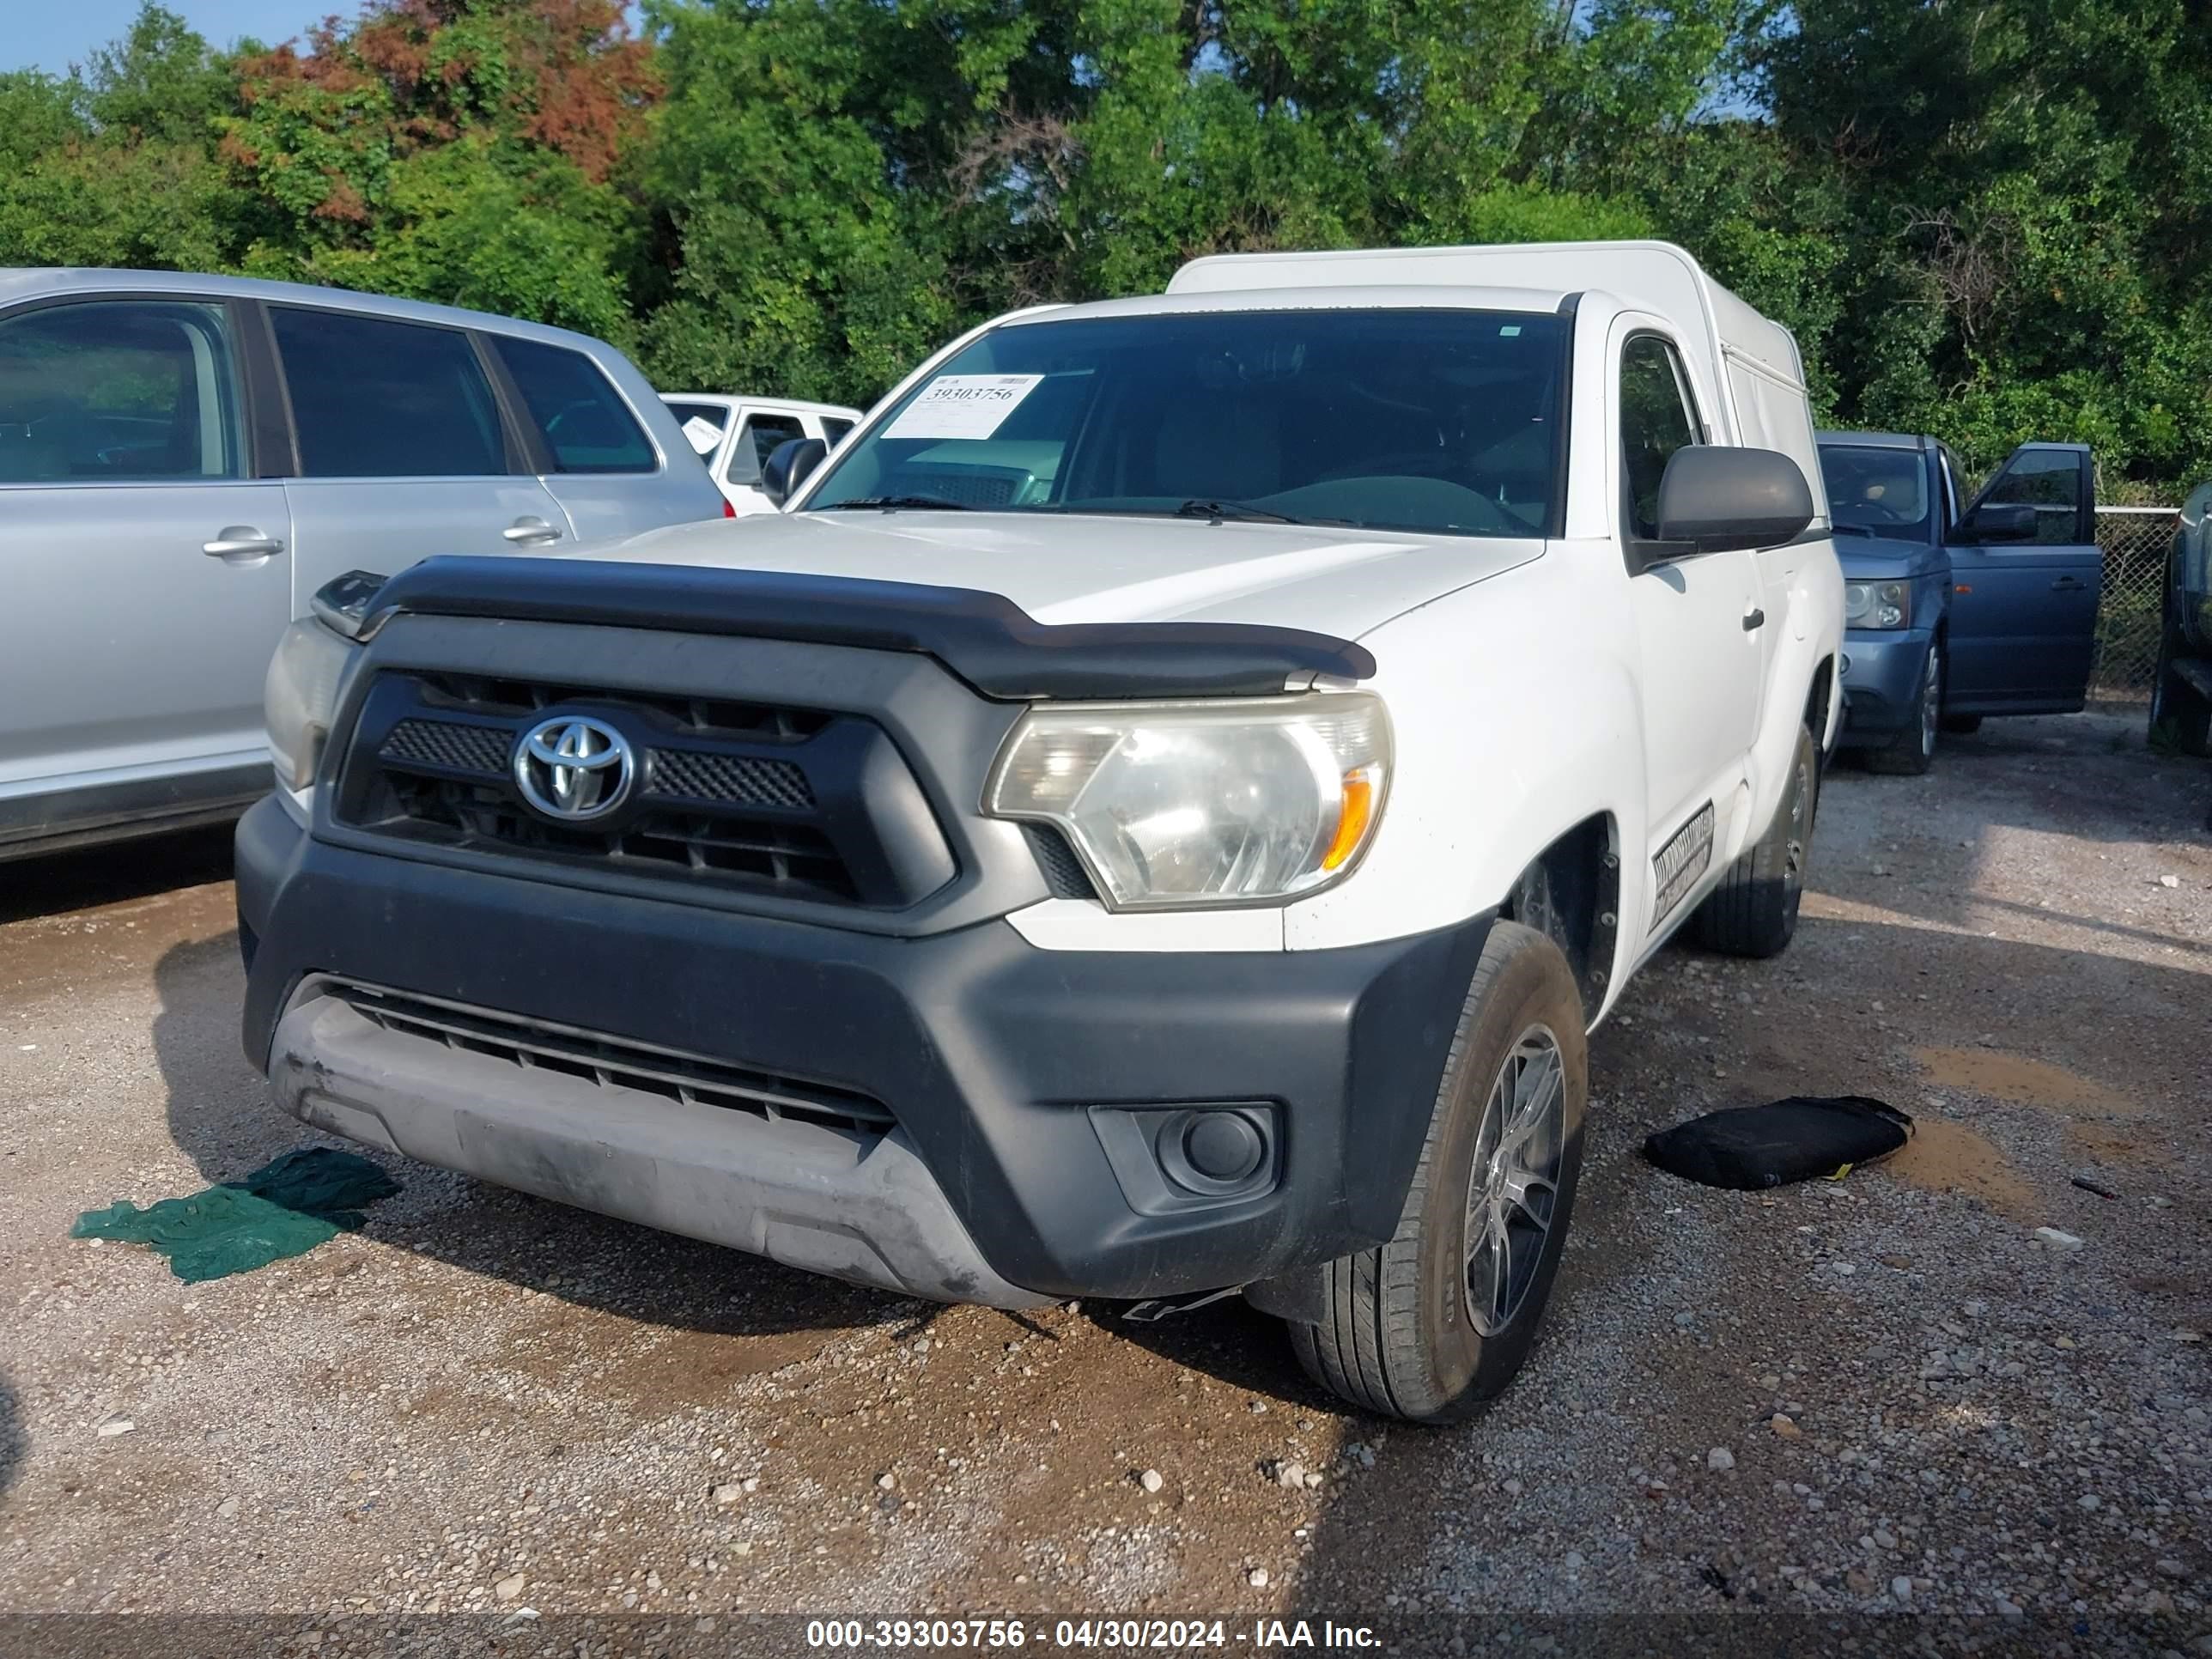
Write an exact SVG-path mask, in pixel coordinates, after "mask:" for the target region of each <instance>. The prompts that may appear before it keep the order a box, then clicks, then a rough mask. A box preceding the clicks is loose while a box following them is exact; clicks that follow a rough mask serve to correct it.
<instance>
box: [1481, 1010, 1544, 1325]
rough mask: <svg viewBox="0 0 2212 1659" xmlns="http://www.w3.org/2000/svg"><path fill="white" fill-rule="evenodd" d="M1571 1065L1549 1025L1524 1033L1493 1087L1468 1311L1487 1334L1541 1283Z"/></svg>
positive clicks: (1487, 1112) (1487, 1110)
mask: <svg viewBox="0 0 2212 1659" xmlns="http://www.w3.org/2000/svg"><path fill="white" fill-rule="evenodd" d="M1566 1100H1567V1089H1566V1066H1565V1062H1564V1061H1563V1060H1561V1058H1560V1055H1559V1038H1558V1037H1557V1036H1553V1032H1552V1030H1551V1028H1550V1027H1549V1026H1546V1025H1532V1026H1530V1027H1529V1028H1528V1030H1525V1031H1523V1032H1522V1034H1521V1037H1520V1040H1519V1041H1518V1042H1516V1043H1515V1044H1514V1045H1513V1047H1512V1049H1511V1050H1510V1052H1509V1053H1508V1054H1507V1055H1506V1056H1505V1062H1504V1065H1502V1066H1499V1067H1498V1075H1497V1077H1496V1078H1495V1079H1492V1083H1491V1085H1490V1098H1489V1100H1488V1102H1487V1103H1486V1104H1485V1106H1484V1108H1483V1115H1482V1127H1480V1129H1479V1130H1478V1131H1477V1132H1476V1135H1475V1142H1474V1164H1473V1167H1472V1169H1471V1170H1470V1171H1469V1173H1468V1194H1467V1221H1466V1232H1465V1239H1466V1246H1467V1316H1468V1322H1470V1323H1471V1324H1473V1325H1474V1328H1475V1329H1476V1330H1477V1331H1478V1332H1480V1334H1483V1335H1484V1336H1495V1335H1497V1334H1498V1332H1500V1331H1502V1330H1504V1328H1506V1327H1507V1326H1508V1325H1510V1324H1511V1323H1512V1322H1513V1320H1514V1317H1515V1316H1516V1315H1517V1314H1518V1313H1519V1312H1520V1311H1521V1308H1522V1304H1523V1303H1525V1302H1526V1301H1527V1300H1528V1289H1529V1286H1531V1285H1534V1283H1535V1281H1536V1273H1537V1268H1538V1265H1539V1263H1540V1262H1541V1261H1542V1259H1543V1255H1544V1246H1545V1244H1546V1243H1547V1241H1548V1240H1549V1239H1550V1237H1551V1233H1552V1219H1553V1215H1554V1213H1555V1212H1556V1211H1557V1208H1558V1204H1559V1166H1560V1161H1561V1159H1562V1158H1564V1156H1565V1152H1566V1134H1565V1125H1566Z"/></svg>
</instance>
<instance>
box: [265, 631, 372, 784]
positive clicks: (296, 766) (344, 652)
mask: <svg viewBox="0 0 2212 1659" xmlns="http://www.w3.org/2000/svg"><path fill="white" fill-rule="evenodd" d="M357 648H358V647H356V646H355V645H353V644H352V643H351V642H350V641H347V640H343V639H341V638H339V637H338V635H336V634H333V633H332V632H331V630H330V629H328V628H326V627H325V626H324V625H323V624H322V623H319V622H315V621H313V620H310V621H307V622H295V623H293V624H292V625H291V626H290V627H289V628H288V629H285V630H284V638H283V642H282V643H280V644H279V645H278V646H277V647H276V655H275V656H274V657H272V658H271V659H270V662H269V679H268V682H267V684H266V685H265V687H264V692H263V698H262V702H263V708H264V713H265V715H266V718H267V720H268V725H269V758H270V760H271V761H272V762H274V763H276V781H277V784H278V785H279V787H283V788H285V789H289V790H290V791H292V792H293V793H295V794H297V793H300V792H301V791H302V790H304V789H307V787H309V786H311V785H312V784H313V782H314V781H315V769H316V768H317V767H318V766H319V765H320V764H321V763H322V758H323V744H324V741H325V739H326V738H328V737H329V736H330V734H331V717H332V716H333V715H335V714H337V706H338V681H339V679H340V678H342V677H343V675H344V673H345V667H346V663H347V661H348V659H350V658H351V657H352V655H353V653H354V652H355V651H356V649H357Z"/></svg>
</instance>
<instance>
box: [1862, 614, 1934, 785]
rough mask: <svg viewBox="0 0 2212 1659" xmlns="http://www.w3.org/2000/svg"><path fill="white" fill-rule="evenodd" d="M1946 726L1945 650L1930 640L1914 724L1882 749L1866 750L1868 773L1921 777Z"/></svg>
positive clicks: (1914, 709)
mask: <svg viewBox="0 0 2212 1659" xmlns="http://www.w3.org/2000/svg"><path fill="white" fill-rule="evenodd" d="M1942 725H1943V647H1942V641H1938V640H1930V641H1928V660H1927V661H1926V662H1924V663H1923V664H1922V665H1921V668H1920V695H1919V696H1918V698H1917V702H1916V706H1915V708H1913V711H1912V721H1911V724H1910V725H1909V726H1906V727H1905V730H1903V731H1902V732H1899V733H1898V734H1897V736H1896V737H1895V738H1892V739H1891V740H1890V741H1889V742H1888V743H1886V744H1883V745H1882V746H1881V748H1879V749H1869V750H1867V751H1866V763H1867V770H1869V772H1886V773H1889V774H1891V775H1902V776H1907V777H1917V776H1918V775H1920V774H1921V773H1923V772H1925V771H1926V770H1927V769H1929V766H1931V765H1932V764H1934V763H1935V760H1936V732H1938V731H1940V730H1941V729H1942Z"/></svg>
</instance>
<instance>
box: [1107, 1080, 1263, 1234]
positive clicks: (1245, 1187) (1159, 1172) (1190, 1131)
mask: <svg viewBox="0 0 2212 1659" xmlns="http://www.w3.org/2000/svg"><path fill="white" fill-rule="evenodd" d="M1279 1111H1280V1109H1279V1107H1277V1106H1275V1105H1274V1104H1273V1103H1271V1102H1267V1101H1257V1100H1254V1101H1243V1100H1237V1101H1220V1102H1212V1101H1209V1102H1207V1103H1205V1104H1204V1105H1194V1106H1093V1107H1092V1108H1091V1125H1092V1127H1095V1128H1096V1129H1097V1132H1098V1142H1099V1145H1100V1146H1102V1147H1103V1149H1104V1150H1105V1153H1106V1161H1107V1162H1108V1163H1109V1164H1111V1165H1112V1166H1113V1170H1114V1178H1115V1181H1116V1182H1119V1183H1120V1184H1121V1193H1122V1195H1123V1196H1124V1197H1125V1198H1127V1200H1129V1207H1130V1208H1131V1209H1133V1210H1134V1211H1135V1212H1137V1213H1138V1214H1139V1215H1172V1214H1175V1213H1176V1212H1178V1211H1183V1210H1203V1209H1209V1208H1212V1207H1213V1206H1217V1205H1223V1204H1241V1203H1249V1201H1251V1200H1254V1199H1256V1198H1261V1197H1264V1196H1266V1194H1268V1193H1270V1192H1272V1191H1273V1190H1274V1187H1275V1183H1276V1182H1278V1181H1279V1180H1280V1179H1281V1175H1282V1169H1281V1166H1282V1161H1283V1132H1282V1126H1281V1122H1280V1120H1279Z"/></svg>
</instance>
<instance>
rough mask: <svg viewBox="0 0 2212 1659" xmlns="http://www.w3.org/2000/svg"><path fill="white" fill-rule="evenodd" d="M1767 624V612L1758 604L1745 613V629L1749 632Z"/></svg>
mask: <svg viewBox="0 0 2212 1659" xmlns="http://www.w3.org/2000/svg"><path fill="white" fill-rule="evenodd" d="M1765 626H1766V613H1765V611H1761V610H1760V609H1759V607H1758V606H1757V605H1753V607H1752V608H1751V609H1750V610H1748V611H1745V612H1744V613H1743V631H1744V632H1745V633H1747V634H1748V633H1751V632H1753V630H1754V629H1761V628H1764V627H1765Z"/></svg>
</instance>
